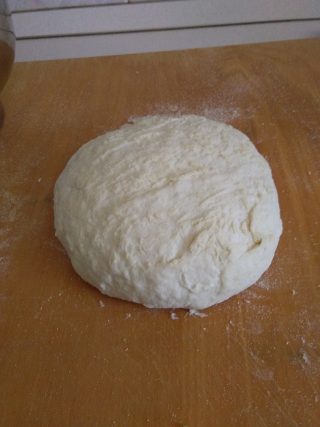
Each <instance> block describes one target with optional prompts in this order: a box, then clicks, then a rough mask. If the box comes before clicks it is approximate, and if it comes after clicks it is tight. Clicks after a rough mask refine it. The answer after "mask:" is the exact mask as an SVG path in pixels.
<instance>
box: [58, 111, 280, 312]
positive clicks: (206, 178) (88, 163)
mask: <svg viewBox="0 0 320 427" xmlns="http://www.w3.org/2000/svg"><path fill="white" fill-rule="evenodd" d="M54 214H55V228H56V235H57V237H58V238H59V239H60V241H61V242H62V244H63V246H64V247H65V249H66V250H67V252H68V255H69V256H70V259H71V262H72V265H73V267H74V269H75V270H76V271H77V273H78V274H79V275H80V276H81V277H82V278H83V279H84V280H86V281H87V282H89V283H91V284H92V285H93V286H95V287H97V288H98V289H99V290H100V291H101V292H102V293H104V294H106V295H109V296H112V297H117V298H122V299H125V300H129V301H134V302H138V303H141V304H144V305H145V306H147V307H170V308H177V307H184V308H192V309H203V308H206V307H209V306H211V305H213V304H216V303H218V302H221V301H223V300H225V299H227V298H229V297H231V296H232V295H235V294H237V293H238V292H240V291H242V290H243V289H245V288H247V287H248V286H250V285H252V284H253V283H254V282H256V281H257V280H258V279H259V277H260V276H261V274H262V273H263V272H264V271H265V270H266V269H267V268H268V267H269V265H270V263H271V261H272V258H273V256H274V253H275V250H276V247H277V244H278V240H279V237H280V235H281V232H282V223H281V219H280V212H279V205H278V196H277V191H276V188H275V185H274V182H273V180H272V175H271V171H270V168H269V166H268V163H267V162H266V160H265V159H264V158H263V157H262V156H261V155H260V154H259V153H258V152H257V150H256V149H255V147H254V145H253V144H252V143H251V142H250V141H249V139H248V138H247V137H246V136H245V135H244V134H243V133H241V132H239V131H238V130H236V129H234V128H233V127H231V126H228V125H226V124H223V123H219V122H215V121H212V120H209V119H207V118H205V117H199V116H194V115H186V116H180V117H167V116H147V117H143V118H138V119H135V120H134V121H133V122H132V124H126V125H124V126H122V127H121V128H120V129H118V130H116V131H112V132H108V133H106V134H105V135H102V136H100V137H98V138H96V139H94V140H93V141H90V142H89V143H87V144H85V145H84V146H83V147H81V148H80V149H79V150H78V151H77V152H76V154H74V155H73V157H72V158H71V159H70V160H69V162H68V164H67V166H66V167H65V169H64V171H63V172H62V174H61V175H60V177H59V179H58V181H57V183H56V186H55V193H54Z"/></svg>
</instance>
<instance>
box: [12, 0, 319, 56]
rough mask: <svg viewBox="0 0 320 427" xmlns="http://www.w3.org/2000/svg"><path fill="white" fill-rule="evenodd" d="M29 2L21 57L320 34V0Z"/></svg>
mask: <svg viewBox="0 0 320 427" xmlns="http://www.w3.org/2000/svg"><path fill="white" fill-rule="evenodd" d="M35 1H39V0H35ZM40 1H41V0H40ZM50 1H54V2H57V1H59V0H50ZM68 1H71V2H73V4H74V3H75V0H68ZM97 1H98V0H97ZM101 1H104V2H106V1H107V0H101ZM111 1H122V0H111ZM130 1H133V2H135V0H130ZM86 2H88V0H86ZM22 3H23V2H21V3H20V6H19V7H20V9H19V10H17V8H16V10H15V11H14V12H13V22H14V27H15V32H16V35H17V52H16V53H17V55H16V57H17V60H18V61H19V60H20V61H25V60H39V59H54V58H68V57H80V56H99V55H113V54H123V53H132V52H146V51H159V50H174V49H187V48H195V47H208V46H217V45H223V44H238V43H251V42H260V41H271V40H284V39H294V38H304V37H319V36H320V0H304V1H301V0H242V1H241V2H240V1H231V0H211V1H208V0H171V1H170V0H169V1H168V0H166V1H164V0H162V1H156V2H153V1H152V2H150V0H149V1H148V2H141V0H140V2H139V3H133V4H132V3H131V4H127V3H126V4H123V3H122V4H114V5H111V4H109V5H106V4H105V5H98V6H91V7H69V8H63V9H61V8H55V9H41V10H34V9H33V10H28V11H27V10H24V9H23V5H22ZM91 3H92V2H91ZM45 4H46V6H48V3H47V2H46V3H45ZM64 5H66V3H65V2H64ZM239 5H240V6H239ZM55 6H57V5H56V4H55Z"/></svg>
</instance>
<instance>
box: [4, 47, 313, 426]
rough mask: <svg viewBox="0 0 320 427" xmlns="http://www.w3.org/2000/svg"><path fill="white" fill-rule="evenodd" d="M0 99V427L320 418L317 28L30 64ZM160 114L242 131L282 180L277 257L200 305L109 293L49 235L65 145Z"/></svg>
mask: <svg viewBox="0 0 320 427" xmlns="http://www.w3.org/2000/svg"><path fill="white" fill-rule="evenodd" d="M2 101H3V105H4V109H5V114H6V117H5V121H4V125H3V127H2V129H1V131H0V161H1V169H0V181H1V182H0V185H1V187H0V188H1V190H0V191H1V205H0V212H1V217H0V218H1V229H0V232H1V234H0V242H1V245H0V251H1V258H0V279H1V288H0V344H1V347H0V420H1V421H0V424H1V426H6V427H9V426H10V427H13V426H14V427H15V426H19V427H20V426H32V427H37V426H39V427H40V426H41V427H42V426H46V427H56V426H57V427H65V426H72V427H73V426H74V427H82V426H83V427H91V426H95V427H100V426H103V427H105V426H107V427H108V426H120V427H126V426H137V427H143V426H153V427H158V426H159V427H167V426H177V427H178V426H180V427H183V426H185V427H186V426H188V427H202V426H205V427H206V426H208V427H215V426H217V427H221V426H228V427H229V426H230V427H233V426H255V427H259V426H281V427H284V426H303V427H307V426H310V427H311V426H312V427H315V426H316V425H318V423H319V417H320V350H319V342H320V40H305V41H293V42H281V43H270V44H258V45H250V46H236V47H223V48H214V49H201V50H191V51H180V52H170V53H156V54H143V55H128V56H121V57H105V58H91V59H79V60H63V61H48V62H34V63H21V64H16V65H15V66H14V70H13V73H12V76H11V78H10V80H9V82H8V84H7V86H6V88H5V91H4V93H3V95H2ZM159 113H165V114H179V113H195V114H203V115H205V116H207V117H210V118H214V119H218V120H221V121H224V122H227V123H230V124H232V125H233V126H235V127H237V128H238V129H240V130H241V131H243V132H245V133H246V134H247V135H248V136H249V137H250V139H251V140H252V141H253V142H254V143H255V145H256V147H257V149H258V150H259V151H260V153H262V154H263V155H264V156H265V157H266V158H267V159H268V161H269V163H270V165H271V168H272V171H273V176H274V179H275V182H276V185H277V188H278V192H279V197H280V205H281V213H282V218H283V223H284V233H283V236H282V238H281V241H280V245H279V248H278V250H277V253H276V257H275V259H274V261H273V264H272V266H271V268H270V269H269V270H268V272H267V273H265V274H264V276H263V277H262V278H261V279H260V280H259V282H258V283H257V284H256V285H254V286H252V287H251V288H250V289H248V290H247V291H245V292H243V293H242V294H240V295H239V296H236V297H234V298H232V299H230V300H229V301H227V302H225V303H222V304H220V305H218V306H215V307H212V308H210V309H208V310H206V311H205V312H204V313H205V314H206V317H203V318H198V317H191V316H189V315H188V313H187V312H185V311H183V310H175V314H176V316H177V317H178V319H177V320H172V319H171V313H170V311H169V310H150V309H146V308H144V307H142V306H139V305H136V304H131V303H128V302H124V301H120V300H116V299H111V298H107V297H104V296H102V295H101V294H100V293H99V292H98V291H97V290H95V289H94V288H92V287H91V286H89V285H87V284H86V283H85V282H83V281H82V280H81V279H80V278H79V277H78V276H77V275H76V274H75V273H74V271H73V270H72V268H71V265H70V262H69V260H68V258H67V256H66V255H65V253H64V251H63V249H62V247H61V245H60V244H59V242H58V241H57V240H56V239H55V237H54V229H53V212H52V192H53V186H54V183H55V181H56V179H57V177H58V175H59V173H60V172H61V171H62V169H63V167H64V166H65V164H66V161H67V160H68V159H69V157H70V156H71V155H72V154H73V153H74V152H75V151H76V150H77V149H78V148H79V147H80V146H81V145H82V144H84V143H85V142H87V141H88V140H90V139H91V138H94V137H96V136H97V135H99V134H102V133H104V132H106V131H108V130H111V129H115V128H117V127H118V126H120V125H121V124H123V123H125V122H126V121H127V120H128V119H129V118H130V117H131V116H139V115H147V114H159Z"/></svg>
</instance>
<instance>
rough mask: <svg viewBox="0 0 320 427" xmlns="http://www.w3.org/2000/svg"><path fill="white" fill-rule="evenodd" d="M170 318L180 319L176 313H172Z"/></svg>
mask: <svg viewBox="0 0 320 427" xmlns="http://www.w3.org/2000/svg"><path fill="white" fill-rule="evenodd" d="M170 317H171V320H178V319H179V317H178V316H177V315H176V313H175V312H172V313H170Z"/></svg>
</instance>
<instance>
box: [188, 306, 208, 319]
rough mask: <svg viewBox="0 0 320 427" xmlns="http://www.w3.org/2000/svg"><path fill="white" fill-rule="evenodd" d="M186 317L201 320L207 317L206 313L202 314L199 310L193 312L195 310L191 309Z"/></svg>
mask: <svg viewBox="0 0 320 427" xmlns="http://www.w3.org/2000/svg"><path fill="white" fill-rule="evenodd" d="M188 315H189V316H190V317H201V318H203V317H208V315H207V314H206V313H202V312H201V311H199V310H195V309H193V308H191V309H190V310H189V311H188Z"/></svg>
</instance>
